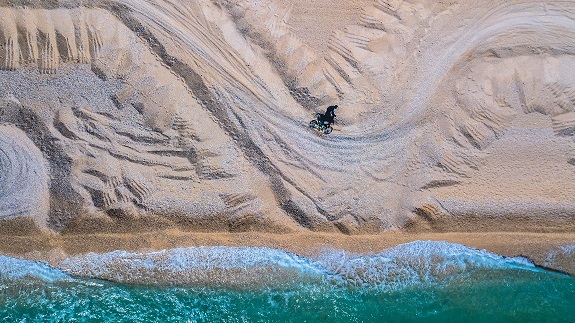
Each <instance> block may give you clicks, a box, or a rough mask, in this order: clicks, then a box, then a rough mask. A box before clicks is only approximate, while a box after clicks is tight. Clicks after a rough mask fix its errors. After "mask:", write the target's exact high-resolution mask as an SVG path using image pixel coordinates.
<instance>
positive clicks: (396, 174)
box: [0, 0, 575, 234]
mask: <svg viewBox="0 0 575 323" xmlns="http://www.w3.org/2000/svg"><path fill="white" fill-rule="evenodd" d="M0 4H2V5H3V7H1V8H0V10H1V14H0V17H2V19H1V20H0V46H1V48H0V49H1V50H0V67H1V68H2V71H0V97H2V98H4V99H3V100H2V101H1V102H0V122H3V123H4V124H7V125H6V126H2V127H7V128H6V129H11V132H5V131H2V132H0V151H3V152H8V154H11V152H18V154H20V155H26V156H28V157H25V156H24V157H19V158H30V159H31V160H46V161H47V163H48V166H47V170H46V172H47V173H48V175H47V176H48V177H49V180H48V181H49V183H48V185H44V184H41V183H44V182H45V181H46V179H45V177H42V176H43V175H41V174H39V175H38V177H37V178H35V179H34V180H33V181H31V183H36V184H30V185H37V186H38V187H41V188H42V189H38V190H35V191H34V192H36V191H38V192H40V191H41V192H46V193H42V194H44V195H42V194H40V193H34V194H32V193H31V197H30V199H32V200H34V201H39V202H37V203H40V204H41V205H48V204H49V207H45V208H40V209H35V210H34V212H32V211H30V210H28V211H26V210H24V209H25V208H21V209H22V210H24V211H21V212H15V211H5V209H6V208H4V207H3V205H5V202H3V201H2V200H0V215H1V216H2V218H4V220H3V221H4V222H3V224H2V225H4V226H8V225H10V224H9V223H10V221H15V220H14V219H16V218H17V217H31V218H33V219H39V220H38V221H39V224H40V226H43V225H47V227H49V228H50V229H51V230H55V231H58V232H67V233H74V232H76V233H78V232H110V231H116V232H118V231H119V232H123V231H142V230H146V231H148V230H149V231H154V230H159V229H163V228H172V227H178V228H182V229H185V230H194V231H251V230H257V231H270V232H293V231H295V230H313V231H330V232H343V233H346V234H350V233H375V232H382V231H386V230H392V229H401V230H411V231H429V230H431V231H538V232H540V231H543V232H547V231H553V232H566V231H568V232H572V231H573V230H574V229H575V225H574V223H575V222H574V221H573V220H574V218H575V199H574V198H573V196H574V194H573V193H574V191H575V186H574V185H573V183H574V181H575V172H574V170H575V169H574V164H575V162H574V160H575V154H574V153H573V151H574V148H575V143H574V141H573V133H575V76H573V75H575V74H574V73H573V71H574V70H575V58H574V56H573V55H574V54H575V48H574V45H573V42H572V37H571V36H572V35H573V32H574V31H575V30H574V29H575V4H573V3H571V2H565V1H513V2H509V1H495V0H493V1H491V0H483V1H475V2H470V1H461V2H443V1H400V0H390V1H383V0H374V1H367V0H362V1H331V2H327V1H323V0H322V1H319V0H318V1H313V2H312V3H308V2H300V1H280V0H213V1H210V0H193V1H133V0H120V1H113V2H100V1H93V2H85V1H84V2H82V4H74V3H70V2H69V1H66V3H63V2H62V3H59V2H49V3H43V4H42V3H40V2H39V3H38V4H34V3H32V4H29V5H28V6H27V7H24V8H23V7H20V6H15V5H13V4H12V3H11V2H10V3H2V2H0ZM329 104H338V105H339V106H340V108H339V109H338V110H337V111H336V112H337V115H338V118H337V122H336V125H335V130H334V132H333V133H332V134H330V135H329V136H318V134H317V133H315V132H314V131H312V130H311V129H309V128H308V127H307V123H308V122H309V120H310V119H311V118H313V115H314V113H315V112H319V111H322V110H323V109H325V107H326V106H327V105H329ZM16 128H18V129H20V130H17V129H16ZM2 129H4V128H2ZM14 133H18V136H20V137H22V136H24V134H26V135H27V138H22V140H21V141H19V143H13V141H11V140H12V139H10V138H13V137H14V136H15V135H14ZM30 144H33V145H35V146H36V147H37V149H36V148H34V149H24V150H23V149H22V148H21V147H22V145H30ZM36 150H39V152H40V153H41V154H40V153H39V152H38V151H36ZM27 154H28V155H27ZM40 155H42V156H40ZM0 166H2V167H0V170H1V171H2V175H3V177H2V180H3V181H10V180H11V179H10V178H12V177H10V176H8V175H6V176H4V175H5V174H10V172H11V171H12V168H10V167H5V166H4V165H3V164H1V165H0ZM13 181H14V183H15V182H16V180H13ZM34 181H36V182H34ZM42 185H44V186H42ZM9 186H10V185H8V184H7V183H3V184H2V185H0V190H1V191H0V199H1V198H2V197H4V196H7V194H12V193H10V192H8V191H7V189H6V187H9ZM39 196H40V197H39ZM26 201H28V199H24V200H23V202H22V203H29V202H26ZM3 203H4V204H3ZM12 209H13V208H12ZM12 209H10V210H12ZM39 213H41V214H39Z"/></svg>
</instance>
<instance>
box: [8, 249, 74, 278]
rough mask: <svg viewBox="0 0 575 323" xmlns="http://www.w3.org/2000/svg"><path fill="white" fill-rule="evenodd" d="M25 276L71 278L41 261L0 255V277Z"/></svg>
mask: <svg viewBox="0 0 575 323" xmlns="http://www.w3.org/2000/svg"><path fill="white" fill-rule="evenodd" d="M25 277H34V278H38V279H41V280H44V281H57V280H66V279H70V278H71V277H70V276H69V275H68V274H66V273H64V272H63V271H61V270H59V269H55V268H52V267H50V266H48V265H46V264H43V263H41V262H36V261H30V260H22V259H16V258H12V257H6V256H2V255H0V278H3V279H20V278H25Z"/></svg>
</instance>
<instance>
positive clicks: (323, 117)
mask: <svg viewBox="0 0 575 323" xmlns="http://www.w3.org/2000/svg"><path fill="white" fill-rule="evenodd" d="M335 109H337V105H331V106H329V107H327V109H326V110H325V113H324V114H319V116H318V121H319V122H323V124H326V125H330V124H332V123H334V120H333V119H334V118H335V117H336V115H335V112H334V111H335Z"/></svg>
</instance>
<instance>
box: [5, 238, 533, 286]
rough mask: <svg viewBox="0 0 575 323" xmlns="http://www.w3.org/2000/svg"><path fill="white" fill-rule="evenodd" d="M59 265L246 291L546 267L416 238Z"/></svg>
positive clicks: (13, 263) (25, 266)
mask: <svg viewBox="0 0 575 323" xmlns="http://www.w3.org/2000/svg"><path fill="white" fill-rule="evenodd" d="M0 257H1V256H0ZM60 268H61V269H62V270H64V271H65V272H66V273H68V274H71V275H74V276H80V277H87V278H99V279H106V280H111V281H116V282H121V283H136V284H151V285H165V284H169V285H194V286H223V287H240V288H253V287H258V286H259V287H268V286H285V285H290V284H302V283H303V284H309V283H312V284H316V283H330V284H335V285H337V286H345V287H349V286H357V287H362V288H376V289H385V290H393V289H398V288H404V287H409V286H416V285H421V284H435V283H445V282H448V281H450V280H452V279H457V278H462V277H465V275H468V274H469V273H471V272H473V271H476V270H481V269H490V270H509V269H517V270H530V271H537V270H540V269H539V268H537V267H535V266H534V265H533V263H531V262H530V261H529V260H527V259H525V258H522V257H514V258H508V257H503V256H500V255H497V254H493V253H489V252H487V251H485V250H477V249H473V248H469V247H466V246H463V245H459V244H453V243H448V242H437V241H416V242H411V243H407V244H402V245H399V246H396V247H394V248H390V249H386V250H384V251H382V252H381V253H378V254H374V255H358V254H353V253H349V252H345V251H341V250H326V251H324V252H323V253H322V254H320V255H319V256H317V257H314V258H313V259H308V258H304V257H300V256H297V255H295V254H291V253H288V252H285V251H282V250H277V249H270V248H259V247H224V246H221V247H191V248H176V249H170V250H162V251H156V252H148V253H141V252H127V251H114V252H109V253H104V254H96V253H90V254H86V255H82V256H75V257H71V258H68V259H66V260H64V261H63V262H62V263H61V264H60ZM0 275H2V276H3V277H9V278H10V277H23V276H26V275H32V276H36V277H40V278H42V279H46V280H53V279H58V278H61V277H69V276H67V275H66V274H65V273H63V272H62V271H60V270H55V269H52V268H50V267H48V266H46V265H43V264H40V263H37V262H30V261H24V260H17V259H14V258H9V257H2V258H0Z"/></svg>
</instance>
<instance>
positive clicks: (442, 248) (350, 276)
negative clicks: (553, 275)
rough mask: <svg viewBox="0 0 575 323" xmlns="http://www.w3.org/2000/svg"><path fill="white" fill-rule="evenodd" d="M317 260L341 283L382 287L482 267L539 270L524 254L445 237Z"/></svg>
mask: <svg viewBox="0 0 575 323" xmlns="http://www.w3.org/2000/svg"><path fill="white" fill-rule="evenodd" d="M318 261H319V263H321V264H322V265H323V266H324V268H326V270H327V271H328V272H330V273H332V274H333V276H334V277H337V279H338V281H339V282H340V283H343V284H346V285H352V286H358V287H373V288H379V289H397V288H404V287H409V286H414V285H420V284H432V283H442V282H447V281H449V280H451V279H455V278H458V277H459V278H460V277H461V276H462V275H467V274H469V273H471V272H472V271H475V270H480V269H493V270H507V269H521V270H533V271H536V270H539V269H538V268H537V267H535V265H534V264H533V263H532V262H531V261H529V260H528V259H526V258H523V257H514V258H508V257H503V256H501V255H497V254H494V253H490V252H487V251H485V250H477V249H473V248H469V247H466V246H464V245H460V244H454V243H448V242H443V241H415V242H411V243H406V244H402V245H398V246H396V247H394V248H390V249H387V250H384V251H383V252H381V253H378V254H375V255H367V256H366V255H355V254H352V253H348V252H345V251H326V252H325V253H324V254H323V255H322V256H321V257H320V259H319V260H318Z"/></svg>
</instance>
